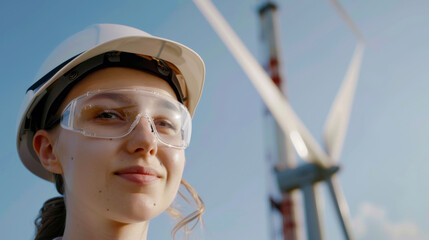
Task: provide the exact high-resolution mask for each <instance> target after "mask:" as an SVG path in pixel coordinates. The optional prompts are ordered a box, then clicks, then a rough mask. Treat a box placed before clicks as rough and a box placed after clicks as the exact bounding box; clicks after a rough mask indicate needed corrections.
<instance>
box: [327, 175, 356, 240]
mask: <svg viewBox="0 0 429 240" xmlns="http://www.w3.org/2000/svg"><path fill="white" fill-rule="evenodd" d="M326 182H327V184H328V187H329V192H330V193H331V197H332V200H333V202H334V205H335V210H336V212H337V214H338V219H339V220H340V222H341V227H342V230H343V233H344V237H345V239H346V240H352V239H354V238H353V235H352V231H351V229H352V228H351V218H350V213H349V206H348V205H347V201H346V198H345V196H344V193H343V191H342V189H341V186H340V184H339V182H338V179H337V178H336V177H335V176H331V177H330V178H328V179H327V180H326Z"/></svg>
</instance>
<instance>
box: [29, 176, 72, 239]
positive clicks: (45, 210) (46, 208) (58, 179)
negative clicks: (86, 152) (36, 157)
mask: <svg viewBox="0 0 429 240" xmlns="http://www.w3.org/2000/svg"><path fill="white" fill-rule="evenodd" d="M54 177H55V185H56V188H57V191H58V192H59V193H60V194H64V185H63V178H62V176H61V175H59V174H54ZM65 222H66V206H65V202H64V197H54V198H51V199H49V200H48V201H46V202H45V203H44V204H43V207H42V208H41V209H40V212H39V215H38V216H37V218H36V220H34V224H35V225H36V237H35V240H52V239H54V238H56V237H61V236H63V234H64V228H65Z"/></svg>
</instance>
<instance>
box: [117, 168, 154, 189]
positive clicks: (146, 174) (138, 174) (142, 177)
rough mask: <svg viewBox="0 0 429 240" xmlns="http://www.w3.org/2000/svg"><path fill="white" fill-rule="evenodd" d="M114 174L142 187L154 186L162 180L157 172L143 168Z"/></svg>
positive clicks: (124, 170) (129, 169)
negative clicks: (153, 184)
mask: <svg viewBox="0 0 429 240" xmlns="http://www.w3.org/2000/svg"><path fill="white" fill-rule="evenodd" d="M114 174H115V175H116V176H119V177H121V178H122V179H125V180H127V181H130V182H133V183H137V184H141V185H146V184H152V183H155V182H156V181H158V180H159V179H160V176H158V174H157V173H156V171H155V170H153V169H151V168H147V167H142V166H133V167H130V168H125V169H122V170H119V171H117V172H115V173H114Z"/></svg>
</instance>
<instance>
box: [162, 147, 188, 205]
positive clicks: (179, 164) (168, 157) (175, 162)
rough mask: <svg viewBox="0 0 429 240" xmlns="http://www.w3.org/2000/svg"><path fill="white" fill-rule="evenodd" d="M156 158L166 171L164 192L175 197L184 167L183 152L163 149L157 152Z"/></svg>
mask: <svg viewBox="0 0 429 240" xmlns="http://www.w3.org/2000/svg"><path fill="white" fill-rule="evenodd" d="M158 156H159V159H160V163H161V164H162V165H164V167H165V169H166V171H167V183H166V191H168V192H169V194H170V195H171V194H172V195H174V196H175V195H176V194H177V191H178V189H179V186H180V181H181V179H182V175H183V169H184V167H185V162H186V160H185V152H184V150H177V149H173V148H165V149H161V151H159V152H158ZM174 196H173V197H174Z"/></svg>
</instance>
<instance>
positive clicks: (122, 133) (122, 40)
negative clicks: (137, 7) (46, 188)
mask: <svg viewBox="0 0 429 240" xmlns="http://www.w3.org/2000/svg"><path fill="white" fill-rule="evenodd" d="M36 80H37V81H36V82H35V83H34V84H33V85H32V86H31V87H30V88H29V89H28V90H27V93H26V98H25V100H24V103H23V108H22V109H23V111H22V113H21V122H20V125H19V128H18V135H17V146H18V152H19V156H20V158H21V160H22V162H23V163H24V165H25V166H26V167H27V168H28V169H29V170H30V171H31V172H33V173H34V174H35V175H37V176H39V177H41V178H43V179H46V180H48V181H52V182H55V184H56V188H57V190H58V192H59V193H60V194H62V195H63V196H62V197H56V198H53V199H50V200H48V201H47V202H46V203H45V204H44V206H43V207H42V209H41V210H40V215H39V216H38V218H37V219H36V221H35V224H36V227H37V233H36V237H35V239H40V240H41V239H46V240H52V239H56V240H58V239H63V240H76V239H106V240H107V239H126V240H145V239H146V237H147V232H148V227H149V221H150V220H151V219H152V218H154V217H156V216H157V215H159V214H160V213H162V212H163V211H168V212H169V213H171V214H172V215H173V216H175V217H178V218H180V221H179V222H178V224H177V225H176V226H175V227H174V229H173V231H172V237H173V238H174V235H175V233H176V232H177V231H178V230H179V229H180V228H184V230H185V232H187V230H188V227H187V224H188V223H190V222H192V221H194V220H197V221H198V220H201V215H202V214H203V212H204V204H203V202H202V200H201V199H200V197H199V196H198V194H197V193H196V192H195V190H194V189H193V188H192V187H191V186H190V185H189V184H188V183H187V182H186V181H184V180H183V179H182V173H183V169H184V166H185V153H184V150H185V148H186V147H187V146H188V144H189V142H190V137H191V128H192V123H191V121H192V119H191V117H192V116H193V114H194V111H195V108H196V106H197V104H198V101H199V98H200V96H201V91H202V88H203V82H204V63H203V61H202V60H201V58H200V57H199V56H198V54H196V53H195V52H194V51H192V50H191V49H189V48H187V47H185V46H183V45H181V44H179V43H176V42H173V41H170V40H167V39H162V38H158V37H154V36H151V35H149V34H147V33H145V32H143V31H140V30H138V29H135V28H131V27H127V26H122V25H114V24H99V25H94V26H91V27H89V28H87V29H85V30H83V31H82V32H79V33H77V34H75V35H73V36H72V37H70V38H69V39H67V40H66V41H64V42H63V43H62V44H61V45H59V46H58V47H57V48H56V49H55V51H54V52H53V53H52V54H51V56H49V57H48V59H47V60H46V62H45V63H44V65H43V67H42V70H41V77H39V78H36ZM180 184H182V185H184V187H185V188H186V189H187V190H188V191H189V193H190V195H191V196H192V198H193V200H194V201H195V205H196V206H197V209H196V211H195V212H193V213H191V214H190V215H187V216H182V215H181V213H180V212H179V211H178V210H177V209H174V208H172V207H170V206H171V203H172V202H173V200H174V198H175V196H176V194H177V192H178V189H179V185H180Z"/></svg>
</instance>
